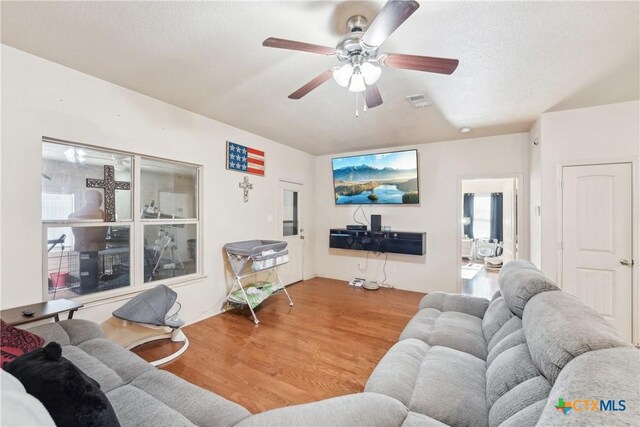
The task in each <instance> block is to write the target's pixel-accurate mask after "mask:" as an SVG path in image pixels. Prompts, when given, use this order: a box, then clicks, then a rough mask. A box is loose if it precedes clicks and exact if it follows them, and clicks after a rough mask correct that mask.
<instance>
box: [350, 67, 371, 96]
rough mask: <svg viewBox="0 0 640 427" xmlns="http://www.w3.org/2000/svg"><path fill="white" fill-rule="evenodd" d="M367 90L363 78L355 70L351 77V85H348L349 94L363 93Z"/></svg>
mask: <svg viewBox="0 0 640 427" xmlns="http://www.w3.org/2000/svg"><path fill="white" fill-rule="evenodd" d="M366 89H367V85H366V84H365V82H364V76H363V75H362V73H361V72H360V71H359V70H356V72H355V73H353V76H351V84H350V85H349V91H350V92H364V91H365V90H366Z"/></svg>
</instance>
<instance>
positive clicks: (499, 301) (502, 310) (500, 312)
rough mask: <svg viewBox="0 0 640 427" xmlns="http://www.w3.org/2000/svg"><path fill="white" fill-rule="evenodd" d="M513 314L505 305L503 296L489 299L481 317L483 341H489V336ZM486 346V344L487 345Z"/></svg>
mask: <svg viewBox="0 0 640 427" xmlns="http://www.w3.org/2000/svg"><path fill="white" fill-rule="evenodd" d="M512 317H514V314H513V313H512V312H511V310H509V307H507V304H506V302H505V301H504V297H498V298H496V299H495V300H493V301H491V304H490V305H489V308H488V309H487V312H486V313H485V315H484V317H483V318H482V333H483V335H484V339H485V341H486V342H487V343H488V342H491V338H493V336H494V335H495V334H496V332H498V331H499V330H500V328H502V327H503V326H504V325H505V324H506V323H507V322H508V321H509V320H511V318H512ZM487 347H488V346H487Z"/></svg>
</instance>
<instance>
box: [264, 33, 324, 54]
mask: <svg viewBox="0 0 640 427" xmlns="http://www.w3.org/2000/svg"><path fill="white" fill-rule="evenodd" d="M262 46H266V47H275V48H278V49H291V50H301V51H303V52H311V53H320V54H322V55H335V53H336V49H335V48H333V47H327V46H320V45H317V44H310V43H303V42H297V41H295V40H285V39H277V38H274V37H269V38H268V39H266V40H265V41H263V42H262Z"/></svg>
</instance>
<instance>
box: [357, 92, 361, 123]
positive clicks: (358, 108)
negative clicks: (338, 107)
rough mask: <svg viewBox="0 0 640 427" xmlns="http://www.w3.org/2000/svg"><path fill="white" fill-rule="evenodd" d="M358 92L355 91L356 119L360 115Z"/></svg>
mask: <svg viewBox="0 0 640 427" xmlns="http://www.w3.org/2000/svg"><path fill="white" fill-rule="evenodd" d="M358 110H359V108H358V92H356V119H357V118H358V117H360V113H359V112H358Z"/></svg>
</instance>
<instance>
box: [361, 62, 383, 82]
mask: <svg viewBox="0 0 640 427" xmlns="http://www.w3.org/2000/svg"><path fill="white" fill-rule="evenodd" d="M360 72H361V73H362V75H363V76H364V82H365V83H366V84H367V85H372V84H374V83H375V82H377V81H378V79H379V78H380V75H381V74H382V69H381V68H380V67H376V66H375V65H373V64H371V63H370V62H365V63H364V64H362V65H361V66H360Z"/></svg>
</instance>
